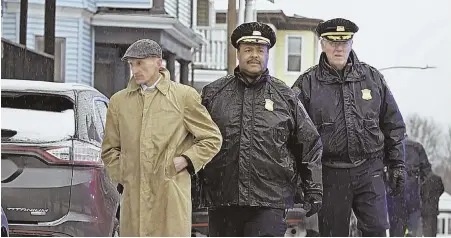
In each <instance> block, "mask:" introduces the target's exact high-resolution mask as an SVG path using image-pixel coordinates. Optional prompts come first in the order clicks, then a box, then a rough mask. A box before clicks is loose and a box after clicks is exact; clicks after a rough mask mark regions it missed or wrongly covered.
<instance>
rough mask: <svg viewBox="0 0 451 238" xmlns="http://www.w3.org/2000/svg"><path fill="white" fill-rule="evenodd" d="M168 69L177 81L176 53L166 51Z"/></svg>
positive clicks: (172, 78)
mask: <svg viewBox="0 0 451 238" xmlns="http://www.w3.org/2000/svg"><path fill="white" fill-rule="evenodd" d="M165 60H166V69H168V71H169V73H171V80H172V81H175V54H173V53H171V52H165Z"/></svg>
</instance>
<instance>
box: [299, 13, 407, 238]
mask: <svg viewBox="0 0 451 238" xmlns="http://www.w3.org/2000/svg"><path fill="white" fill-rule="evenodd" d="M357 31H358V27H357V25H356V24H354V23H353V22H351V21H349V20H346V19H342V18H337V19H332V20H329V21H326V22H323V23H320V24H319V25H318V27H317V28H316V32H317V34H318V36H319V37H320V39H321V47H322V50H323V53H322V54H321V57H320V62H319V64H318V65H316V66H314V67H312V68H310V69H309V70H307V71H306V72H305V73H304V74H302V75H301V76H300V77H299V79H298V80H297V81H296V82H295V83H294V85H293V88H294V89H295V90H296V91H298V93H299V98H300V100H301V102H302V103H303V104H304V107H305V109H306V110H307V112H308V114H309V115H310V118H311V119H312V121H313V122H314V123H315V125H316V127H317V129H318V132H319V133H320V135H321V140H322V142H323V148H324V151H323V156H322V163H323V171H322V172H323V174H322V175H323V187H324V196H323V206H322V208H321V210H320V212H319V214H318V215H319V229H320V233H321V236H348V234H349V219H350V213H351V209H353V211H354V213H355V215H356V217H357V219H358V228H359V229H360V230H361V231H362V235H363V236H385V235H386V229H388V228H389V224H388V221H387V220H388V219H387V203H386V199H385V186H384V180H383V167H384V165H387V166H388V170H389V173H390V187H391V190H390V193H391V194H392V195H394V196H395V195H398V194H400V193H401V192H402V191H403V183H404V178H403V175H404V173H403V172H404V142H403V141H404V137H405V136H404V135H405V133H406V129H405V124H404V121H403V118H402V116H401V113H400V112H399V110H398V106H397V104H396V102H395V99H394V97H393V95H392V93H391V92H390V90H389V88H388V86H387V84H386V82H385V80H384V78H383V76H382V74H381V73H380V72H379V71H377V70H376V69H375V68H373V67H371V66H369V65H368V64H365V63H363V62H360V61H359V60H358V58H357V55H356V53H355V52H354V51H353V50H352V42H353V36H354V34H355V33H356V32H357Z"/></svg>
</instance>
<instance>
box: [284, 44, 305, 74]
mask: <svg viewBox="0 0 451 238" xmlns="http://www.w3.org/2000/svg"><path fill="white" fill-rule="evenodd" d="M286 44H287V47H288V49H287V57H288V58H287V71H288V72H301V62H302V37H300V36H288V38H287V43H286Z"/></svg>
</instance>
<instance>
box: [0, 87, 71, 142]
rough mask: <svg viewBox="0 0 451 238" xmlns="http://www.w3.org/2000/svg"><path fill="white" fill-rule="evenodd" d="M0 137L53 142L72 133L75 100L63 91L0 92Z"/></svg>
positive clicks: (11, 139) (10, 139)
mask: <svg viewBox="0 0 451 238" xmlns="http://www.w3.org/2000/svg"><path fill="white" fill-rule="evenodd" d="M1 105H2V106H1V112H2V114H1V117H2V121H1V126H2V141H5V140H7V141H22V142H52V141H60V140H65V139H69V138H72V137H73V136H74V135H75V115H74V113H75V112H74V106H75V105H74V103H73V101H72V100H70V99H69V98H68V97H65V96H63V95H52V94H37V93H11V92H2V101H1Z"/></svg>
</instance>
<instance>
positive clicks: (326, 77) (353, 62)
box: [318, 50, 365, 83]
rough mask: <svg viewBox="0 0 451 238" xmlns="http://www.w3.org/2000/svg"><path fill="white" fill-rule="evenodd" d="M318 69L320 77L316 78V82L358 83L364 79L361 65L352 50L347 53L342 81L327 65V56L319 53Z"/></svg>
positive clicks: (335, 71) (336, 72) (334, 70)
mask: <svg viewBox="0 0 451 238" xmlns="http://www.w3.org/2000/svg"><path fill="white" fill-rule="evenodd" d="M319 67H320V71H319V74H320V75H319V76H320V77H318V80H320V81H324V82H329V83H336V82H340V81H346V82H358V81H362V80H364V79H365V74H364V71H363V69H362V65H361V64H360V61H359V59H358V58H357V54H356V53H355V52H354V50H351V52H350V53H349V59H348V63H347V65H346V66H345V68H344V70H345V73H344V79H341V78H342V76H341V75H340V73H339V72H338V71H337V70H336V69H334V68H333V67H332V66H331V65H330V64H329V62H328V61H327V56H326V54H325V53H324V52H323V53H321V57H320V60H319Z"/></svg>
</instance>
